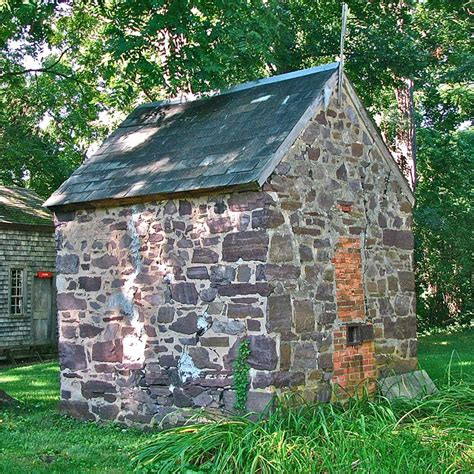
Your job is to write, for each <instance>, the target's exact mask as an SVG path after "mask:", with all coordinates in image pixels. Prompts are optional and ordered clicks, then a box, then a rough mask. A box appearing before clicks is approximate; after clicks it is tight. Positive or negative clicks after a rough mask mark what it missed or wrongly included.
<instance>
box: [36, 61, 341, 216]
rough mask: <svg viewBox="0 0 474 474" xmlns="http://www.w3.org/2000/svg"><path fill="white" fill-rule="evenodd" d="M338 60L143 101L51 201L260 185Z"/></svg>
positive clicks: (51, 203) (50, 203) (55, 203)
mask: <svg viewBox="0 0 474 474" xmlns="http://www.w3.org/2000/svg"><path fill="white" fill-rule="evenodd" d="M337 65H338V64H337V63H332V64H328V65H324V66H320V67H317V68H312V69H307V70H304V71H298V72H296V73H289V74H283V75H281V76H275V77H271V78H267V79H262V80H260V81H255V82H251V83H247V84H242V85H239V86H236V87H234V88H232V89H230V90H228V91H226V92H224V93H221V94H219V95H214V96H211V97H206V98H201V99H199V100H193V101H188V102H181V103H179V102H173V101H164V102H159V103H151V104H145V105H142V106H140V107H138V108H137V109H135V110H134V111H133V112H132V113H131V114H130V115H129V116H128V117H127V119H126V120H125V121H124V122H123V123H122V124H121V125H120V126H119V128H118V129H117V130H116V131H115V132H113V133H112V134H111V135H110V136H109V137H108V138H107V139H106V140H105V142H104V143H103V144H102V146H101V147H100V149H99V150H98V151H97V152H96V153H95V154H94V155H93V156H91V157H90V158H89V159H88V160H87V161H86V162H85V163H84V164H83V165H82V166H80V167H79V168H78V169H77V170H76V171H75V172H74V173H73V174H72V175H71V177H70V178H69V179H68V180H67V181H65V182H64V183H63V184H62V185H61V187H60V188H59V189H58V190H57V191H56V192H55V193H54V194H53V195H52V196H51V197H50V198H49V199H48V200H47V202H46V203H45V205H46V206H50V207H56V206H62V205H66V204H77V203H88V202H93V201H102V200H110V199H120V200H123V199H127V198H137V197H144V196H155V195H156V196H164V195H168V194H173V193H185V192H193V191H198V190H200V191H203V190H212V189H218V188H223V187H232V186H242V185H249V186H250V185H253V186H254V187H257V186H258V182H259V179H260V178H261V177H262V175H263V174H265V172H267V171H268V167H269V166H272V164H273V163H274V161H275V154H276V153H277V151H281V149H280V150H279V148H280V147H281V146H282V144H283V143H284V142H285V139H287V138H288V137H289V136H290V133H291V132H292V130H293V129H294V128H295V125H296V124H297V123H298V121H299V120H300V119H301V117H302V116H303V115H304V114H305V112H306V111H307V110H308V108H309V107H310V106H311V104H313V103H314V101H315V100H317V99H318V98H319V97H320V96H321V94H322V93H323V90H324V85H325V83H326V82H327V80H328V79H329V77H330V76H332V75H333V73H334V71H335V69H336V68H337ZM287 142H288V140H287ZM285 143H286V142H285ZM276 164H277V163H274V165H276ZM265 178H266V176H265Z"/></svg>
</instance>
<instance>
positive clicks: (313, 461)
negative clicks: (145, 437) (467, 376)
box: [135, 384, 474, 474]
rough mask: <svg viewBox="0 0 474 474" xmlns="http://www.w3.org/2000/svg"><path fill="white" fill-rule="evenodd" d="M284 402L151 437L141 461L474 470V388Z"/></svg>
mask: <svg viewBox="0 0 474 474" xmlns="http://www.w3.org/2000/svg"><path fill="white" fill-rule="evenodd" d="M289 401H290V403H281V404H279V405H277V407H276V409H275V410H274V411H273V412H272V413H270V414H269V416H268V417H265V418H262V419H260V420H258V421H257V422H254V421H252V420H250V419H248V418H244V417H240V418H237V417H236V418H233V419H231V420H229V419H222V420H221V421H218V422H213V423H197V424H195V425H188V426H184V427H179V428H174V429H171V430H167V431H163V432H161V433H158V434H155V435H153V436H152V438H151V440H150V441H149V442H148V443H147V445H146V446H145V447H142V448H141V449H140V450H139V451H138V453H137V455H136V456H135V462H136V465H137V466H138V467H139V468H141V469H142V470H146V469H147V468H150V472H163V473H165V472H166V473H190V472H209V473H211V472H212V473H226V474H227V473H228V474H232V473H252V474H253V473H255V474H257V473H258V474H260V473H261V474H272V473H301V474H311V473H347V472H352V471H357V472H364V473H374V472H377V473H418V472H419V473H426V472H429V473H431V472H443V473H445V472H466V473H468V472H472V469H473V468H474V453H473V450H472V439H473V438H472V436H473V434H474V433H473V431H472V428H473V426H474V416H473V414H474V388H473V387H469V386H467V385H465V384H460V385H456V386H452V387H450V388H445V389H444V390H443V391H442V392H440V393H438V394H436V395H432V396H430V397H426V398H424V399H422V400H417V401H410V402H408V401H405V402H402V401H398V402H396V403H395V402H393V403H390V402H388V401H387V400H375V401H371V400H367V399H361V400H353V401H351V403H346V404H344V405H342V404H332V405H329V404H302V405H301V406H295V404H294V403H291V402H292V400H291V399H290V400H289Z"/></svg>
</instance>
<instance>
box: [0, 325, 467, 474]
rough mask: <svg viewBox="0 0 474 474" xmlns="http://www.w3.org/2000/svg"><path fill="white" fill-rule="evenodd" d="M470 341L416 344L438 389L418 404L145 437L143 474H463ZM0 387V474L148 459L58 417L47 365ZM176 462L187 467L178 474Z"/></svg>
mask: <svg viewBox="0 0 474 474" xmlns="http://www.w3.org/2000/svg"><path fill="white" fill-rule="evenodd" d="M473 343H474V331H472V330H471V331H466V332H463V333H456V334H450V335H433V336H426V337H423V338H421V339H420V344H419V360H420V365H421V366H422V367H423V368H425V369H426V370H427V371H428V373H429V374H430V375H431V376H432V378H433V379H435V380H436V381H437V382H438V384H439V385H442V386H444V388H443V389H442V391H441V392H440V394H439V395H436V396H434V397H431V398H428V399H426V400H424V401H423V402H421V403H420V402H411V404H400V403H399V404H394V405H391V404H387V403H386V402H385V403H374V402H369V401H361V402H359V403H354V404H353V405H350V406H349V407H341V406H337V405H336V406H310V405H306V406H304V407H301V408H298V409H297V408H291V409H289V408H288V407H284V406H282V407H280V408H279V411H278V412H276V414H274V415H273V416H271V417H270V418H269V419H268V420H267V421H265V422H261V423H258V424H256V423H254V422H252V421H250V420H248V419H245V418H236V419H235V420H231V421H222V422H220V423H214V424H208V425H197V426H194V427H187V428H185V429H183V428H180V429H178V430H174V431H167V432H163V433H162V434H160V435H158V438H156V435H154V436H153V437H152V438H153V441H154V443H155V447H156V446H158V447H159V449H158V452H160V453H163V454H160V455H161V456H162V458H160V459H159V465H158V467H157V466H156V465H154V467H153V468H152V469H151V470H152V471H153V472H173V470H175V471H176V472H187V473H188V474H191V473H192V472H197V467H196V466H201V468H204V469H207V470H201V471H200V472H232V470H234V472H236V471H239V470H240V472H252V470H251V469H252V464H251V463H253V462H255V463H256V464H255V465H254V467H255V466H259V469H260V472H262V473H263V472H323V471H325V472H331V473H332V472H335V473H336V472H341V473H342V472H350V471H352V470H354V471H358V472H369V471H370V472H387V473H388V472H390V473H391V472H423V471H425V472H426V471H429V472H456V471H457V472H469V470H470V469H469V467H470V465H469V463H470V462H472V458H470V456H472V432H470V431H469V429H470V427H472V426H474V420H473V419H472V417H473V400H474V393H473V389H472V385H469V384H468V383H467V382H466V381H469V380H472V379H473V378H474V354H473V352H474V351H473V350H471V347H473ZM453 350H455V351H456V352H455V355H454V356H452V352H453ZM450 362H451V363H450ZM449 366H450V369H449V370H450V374H449V370H448V367H449ZM449 375H450V377H449ZM461 375H462V379H463V380H464V381H465V382H464V383H461V384H459V383H458V381H459V380H461ZM454 381H456V383H453V382H454ZM450 382H451V386H450V387H449V383H450ZM0 388H1V389H3V390H5V391H6V392H7V393H9V394H10V395H11V396H13V397H15V398H17V399H18V400H20V401H21V402H22V403H21V407H20V408H19V409H11V408H9V409H5V410H3V411H0V473H4V472H5V473H9V474H10V473H11V474H16V473H25V472H27V473H41V472H47V473H56V472H57V473H62V472H68V473H76V472H81V473H99V472H100V473H125V472H130V471H131V464H130V456H131V454H132V453H142V456H143V457H142V458H141V459H142V461H143V462H145V461H146V460H149V459H150V457H148V458H147V457H146V456H145V454H146V453H147V452H148V454H150V453H151V451H150V449H151V446H148V447H147V450H148V451H143V447H144V446H145V445H146V444H147V443H148V441H149V440H150V438H151V435H150V434H147V433H142V432H139V431H136V430H130V429H127V430H124V429H122V428H121V427H118V426H114V425H111V424H108V425H101V424H96V423H91V422H80V421H76V420H73V419H71V418H68V417H66V416H62V415H60V414H59V413H58V412H57V403H58V394H59V383H58V367H57V364H56V363H54V362H51V363H46V364H37V365H30V366H25V367H18V368H13V369H7V370H1V371H0ZM410 410H412V411H411V412H410ZM407 413H409V414H408V415H407ZM400 420H401V421H400ZM469 444H471V446H469ZM219 447H220V449H217V448H219ZM154 452H155V454H156V449H155V451H154ZM178 455H179V456H178ZM177 456H178V457H177ZM181 461H183V462H184V465H185V464H186V462H188V467H191V466H193V467H192V468H190V469H188V468H186V469H187V471H185V470H182V467H183V464H180V463H181ZM166 462H170V465H169V469H168V468H167V467H166V464H165V463H166ZM206 463H207V464H206ZM213 463H214V465H213ZM216 466H217V468H216ZM216 469H217V470H216ZM219 469H220V470H221V471H219ZM282 469H283V470H282ZM256 472H259V471H256Z"/></svg>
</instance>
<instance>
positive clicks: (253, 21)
mask: <svg viewBox="0 0 474 474" xmlns="http://www.w3.org/2000/svg"><path fill="white" fill-rule="evenodd" d="M341 3H342V2H340V1H337V2H325V1H318V0H316V1H315V0H266V1H262V0H246V1H241V0H194V1H192V2H191V1H189V0H143V1H140V2H136V1H132V0H92V1H90V0H89V1H86V0H77V1H75V2H58V1H55V0H29V1H20V0H7V1H5V2H3V4H2V6H1V7H0V15H1V18H0V19H1V21H2V25H4V27H3V28H2V30H1V31H0V44H1V46H2V48H1V50H2V52H1V55H0V81H1V85H0V87H1V90H2V96H1V98H0V101H1V102H0V106H1V110H0V127H1V129H0V153H1V154H2V161H1V162H0V182H2V183H5V184H12V183H13V184H18V185H26V186H29V187H32V188H34V189H35V190H36V191H38V192H39V193H40V194H42V195H44V196H46V195H48V194H49V193H50V192H51V191H52V190H54V189H55V188H56V187H57V186H58V185H59V183H60V182H61V181H62V180H64V179H65V178H66V177H67V176H68V175H69V174H70V173H71V171H72V170H73V169H74V168H75V167H76V166H77V165H78V164H79V163H80V162H81V160H82V159H83V158H84V156H85V155H86V153H87V152H88V150H90V148H91V146H93V145H94V143H96V142H98V141H99V140H100V139H101V138H102V137H103V136H104V135H105V134H106V133H107V132H108V131H109V130H110V129H111V128H113V127H114V126H115V125H116V124H117V123H118V122H120V121H121V120H122V119H123V118H124V116H125V115H126V114H127V113H128V112H129V111H130V110H131V109H132V108H133V107H134V106H136V105H137V104H138V103H141V102H144V101H153V100H158V99H162V98H166V97H169V96H174V95H179V94H184V95H186V94H189V93H206V92H208V91H211V90H213V89H219V88H225V87H227V86H228V85H230V84H235V83H239V82H243V81H246V80H252V79H256V78H258V77H262V76H265V75H273V74H279V73H284V72H288V71H292V70H297V69H301V68H304V67H310V66H314V65H318V64H321V63H324V62H329V61H333V60H334V57H335V55H336V54H337V53H338V50H339V31H340V12H341ZM347 3H348V4H349V7H350V12H351V13H350V17H349V23H348V35H347V40H346V71H347V73H348V75H349V77H350V78H351V79H352V81H353V82H354V84H355V86H356V89H357V90H358V92H359V93H360V94H361V96H362V98H363V100H364V103H365V104H366V105H367V106H368V107H369V108H370V109H371V110H372V112H373V114H376V115H377V117H378V119H379V120H378V123H379V126H380V128H381V130H382V132H383V134H384V136H385V138H386V141H387V142H388V144H389V146H390V147H391V148H392V150H393V152H394V156H395V157H397V158H398V161H399V164H400V166H401V168H402V169H403V170H404V171H406V172H407V177H408V178H409V179H410V180H411V182H412V185H414V179H415V176H414V171H415V167H416V163H415V152H416V148H417V144H416V143H415V133H414V131H415V129H416V130H417V134H418V135H419V140H418V141H419V156H420V158H419V159H420V172H419V173H418V174H419V179H420V189H419V190H417V191H416V195H417V200H418V205H417V211H416V214H415V216H416V219H417V222H416V230H417V233H418V236H419V238H418V240H417V242H419V244H420V245H423V251H422V252H421V250H420V248H419V249H418V253H417V255H418V257H419V260H418V273H419V286H420V288H424V289H425V290H426V288H428V287H429V284H428V283H429V282H430V281H431V282H436V285H435V286H436V288H439V289H441V290H440V291H441V293H439V292H438V294H443V295H448V294H449V295H451V296H449V298H451V297H455V299H456V301H457V303H456V305H455V306H456V307H457V308H465V307H466V305H465V304H464V302H465V301H466V300H467V298H469V296H470V295H468V294H467V293H466V292H467V287H466V286H465V285H460V284H459V282H458V283H454V280H455V279H453V280H452V282H453V284H452V285H451V283H449V285H451V286H449V288H448V286H446V285H448V282H446V285H444V284H443V285H444V286H443V285H442V284H441V283H442V281H444V280H443V279H446V278H448V276H449V272H444V273H443V272H442V271H441V264H439V265H438V264H434V263H433V262H437V261H439V262H444V264H446V268H450V269H452V268H453V265H454V263H453V261H452V260H450V258H451V257H449V255H451V254H452V251H451V250H450V247H447V246H446V245H445V244H444V243H443V242H444V241H443V239H441V238H438V237H437V235H438V234H436V232H435V230H434V227H432V223H433V221H432V220H431V219H430V218H429V216H430V215H433V212H436V213H437V214H439V215H442V214H443V213H445V212H448V211H450V209H451V211H452V209H453V208H449V209H448V208H446V207H443V206H441V203H439V202H437V201H436V200H435V196H436V192H438V191H439V189H438V188H437V186H438V185H437V184H436V183H438V179H434V178H433V177H430V173H440V174H442V175H443V177H447V176H449V177H450V179H451V180H452V181H453V182H456V180H457V179H458V178H459V179H460V177H458V175H455V176H452V175H451V174H450V173H451V171H449V170H451V169H452V170H454V169H456V170H458V164H459V163H458V162H459V160H461V157H463V156H467V155H468V154H469V150H471V148H470V147H472V141H471V140H469V139H467V138H466V136H467V135H465V134H460V133H459V132H458V129H459V127H460V126H461V124H463V123H464V122H466V121H467V120H470V119H471V116H470V114H471V111H472V103H473V92H472V86H470V84H472V71H473V70H474V67H473V66H474V64H473V62H474V61H473V59H472V58H473V54H472V45H471V43H470V40H469V31H470V23H469V22H470V18H469V17H470V15H469V10H468V7H467V4H465V3H464V1H463V0H451V1H449V2H446V1H442V0H424V1H421V0H380V1H367V0H347ZM32 60H34V61H32ZM432 154H433V156H438V157H439V159H436V160H435V161H433V163H432V162H431V159H432V158H431V157H432ZM441 158H442V159H441ZM441 163H443V165H444V168H443V165H442V164H441ZM434 164H436V166H435V165H434ZM458 171H459V170H458ZM453 172H454V171H453ZM445 184H446V185H448V184H449V183H445ZM459 186H460V189H462V190H463V192H465V191H467V190H466V186H464V185H461V184H459ZM448 189H450V188H449V187H448ZM434 190H436V191H434ZM450 196H451V194H450ZM450 199H451V198H450ZM449 202H453V203H454V202H456V203H458V202H459V201H458V200H455V199H454V198H453V200H452V201H451V200H450V201H449ZM457 205H458V204H456V206H457ZM453 206H455V204H453ZM427 216H428V217H427ZM446 222H451V220H449V219H448V220H447V221H446ZM466 222H467V221H466V220H464V221H463V223H461V227H462V225H465V223H466ZM449 226H451V224H449ZM449 226H448V227H449ZM450 228H451V227H450ZM453 228H454V227H453ZM463 229H464V227H463ZM464 230H465V229H464ZM464 230H462V231H460V232H459V235H460V236H462V238H466V234H465V232H464ZM450 239H451V242H452V244H453V245H454V246H456V248H464V247H462V245H463V242H461V241H459V239H458V238H457V237H456V234H455V233H452V234H450ZM428 244H430V245H428ZM420 252H421V253H420ZM437 254H439V255H441V254H445V255H444V256H443V258H441V257H440V259H439V260H436V258H437V257H436V255H437ZM465 257H466V253H465V252H464V251H461V252H460V253H456V257H455V258H456V259H461V258H465ZM449 262H451V263H449ZM456 262H458V260H456ZM458 265H461V266H462V268H465V266H463V264H462V263H459V262H458ZM454 273H455V274H456V275H457V274H458V273H457V272H454ZM460 274H463V275H465V273H463V272H461V273H460ZM441 275H443V276H442V278H441ZM453 278H454V277H453ZM456 278H457V277H456ZM450 281H451V280H450ZM456 281H457V280H456ZM432 287H434V286H432ZM455 287H456V288H458V290H455ZM425 290H424V291H425ZM425 293H426V291H425ZM452 295H455V296H452ZM443 298H444V299H443ZM443 298H442V300H443V301H447V300H446V298H445V297H444V296H443ZM449 298H448V299H449ZM443 304H444V305H445V306H444V308H445V313H446V311H448V303H446V302H445V303H443ZM440 311H441V310H440ZM448 313H449V314H450V315H451V316H452V315H453V314H454V313H452V312H449V311H448V312H447V313H446V314H448ZM451 316H450V317H451ZM443 317H444V316H443Z"/></svg>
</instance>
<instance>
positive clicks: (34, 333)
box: [0, 186, 57, 358]
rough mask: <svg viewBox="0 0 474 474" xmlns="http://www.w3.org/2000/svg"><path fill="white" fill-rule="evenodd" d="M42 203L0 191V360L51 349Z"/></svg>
mask: <svg viewBox="0 0 474 474" xmlns="http://www.w3.org/2000/svg"><path fill="white" fill-rule="evenodd" d="M42 203H43V201H42V199H41V198H40V197H39V196H38V195H36V194H35V193H34V192H32V191H30V190H28V189H24V188H19V187H5V186H0V358H8V357H10V356H13V355H19V356H20V355H28V354H31V353H35V352H36V351H38V350H39V349H40V348H45V349H47V350H48V352H49V351H50V348H51V347H50V346H56V348H57V323H56V321H57V320H56V308H55V288H54V284H53V271H54V267H55V261H56V249H55V242H54V224H53V215H52V214H51V213H50V212H49V211H48V210H47V209H44V208H43V207H42Z"/></svg>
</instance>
